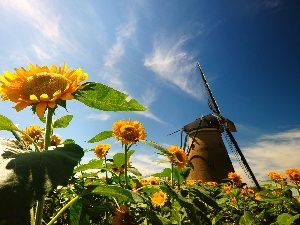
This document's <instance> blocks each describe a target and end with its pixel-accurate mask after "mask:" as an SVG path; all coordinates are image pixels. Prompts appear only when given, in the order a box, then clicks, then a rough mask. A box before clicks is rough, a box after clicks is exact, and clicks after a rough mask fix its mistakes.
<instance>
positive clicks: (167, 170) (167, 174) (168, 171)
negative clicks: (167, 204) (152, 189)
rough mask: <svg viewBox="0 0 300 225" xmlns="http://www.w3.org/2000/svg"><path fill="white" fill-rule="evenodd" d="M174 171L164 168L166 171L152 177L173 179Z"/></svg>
mask: <svg viewBox="0 0 300 225" xmlns="http://www.w3.org/2000/svg"><path fill="white" fill-rule="evenodd" d="M171 173H172V170H171V169H170V168H164V170H163V171H162V172H160V173H154V174H152V175H151V176H154V177H168V178H170V179H171Z"/></svg>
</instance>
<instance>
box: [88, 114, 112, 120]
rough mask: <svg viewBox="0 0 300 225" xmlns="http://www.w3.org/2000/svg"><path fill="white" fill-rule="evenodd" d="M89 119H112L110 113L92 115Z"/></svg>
mask: <svg viewBox="0 0 300 225" xmlns="http://www.w3.org/2000/svg"><path fill="white" fill-rule="evenodd" d="M87 118H88V119H93V120H108V119H109V118H110V115H109V114H108V113H105V112H104V113H92V114H90V115H88V116H87Z"/></svg>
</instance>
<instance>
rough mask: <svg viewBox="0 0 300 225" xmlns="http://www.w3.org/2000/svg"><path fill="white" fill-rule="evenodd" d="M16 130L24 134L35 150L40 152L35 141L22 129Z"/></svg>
mask: <svg viewBox="0 0 300 225" xmlns="http://www.w3.org/2000/svg"><path fill="white" fill-rule="evenodd" d="M18 132H20V133H21V134H23V135H25V136H26V138H28V139H29V140H30V142H31V143H32V144H33V145H34V148H35V151H36V152H40V151H41V150H40V148H39V146H38V145H37V144H36V142H35V141H34V140H33V139H32V138H31V137H30V136H29V135H28V134H27V133H26V132H25V131H23V130H18Z"/></svg>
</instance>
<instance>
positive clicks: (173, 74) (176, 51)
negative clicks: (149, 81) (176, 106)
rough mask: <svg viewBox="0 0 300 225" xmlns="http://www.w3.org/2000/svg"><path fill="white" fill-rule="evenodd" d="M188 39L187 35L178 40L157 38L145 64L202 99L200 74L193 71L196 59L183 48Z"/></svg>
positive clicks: (162, 76) (165, 78)
mask: <svg viewBox="0 0 300 225" xmlns="http://www.w3.org/2000/svg"><path fill="white" fill-rule="evenodd" d="M187 41H188V38H186V37H181V38H179V39H178V40H176V41H172V39H170V38H166V39H165V40H157V41H156V42H155V44H154V49H153V51H152V53H151V54H149V55H147V56H146V58H145V60H144V66H146V67H148V68H149V69H151V70H152V71H153V72H154V73H156V74H157V75H158V76H159V77H160V78H162V79H164V80H166V81H168V82H170V83H172V84H174V85H176V86H178V87H179V88H180V89H181V90H183V91H184V92H186V93H188V94H190V95H192V96H193V97H195V98H197V99H201V96H202V91H201V90H202V89H203V87H202V83H201V80H200V79H199V76H196V75H195V74H194V73H193V72H194V71H195V68H196V61H195V59H194V56H193V54H192V53H190V52H188V51H186V50H184V49H183V45H184V44H185V43H186V42H187Z"/></svg>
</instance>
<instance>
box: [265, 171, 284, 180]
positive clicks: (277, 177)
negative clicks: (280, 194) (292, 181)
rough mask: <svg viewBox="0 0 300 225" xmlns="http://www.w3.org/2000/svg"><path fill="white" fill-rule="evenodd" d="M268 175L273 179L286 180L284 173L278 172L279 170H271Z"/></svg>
mask: <svg viewBox="0 0 300 225" xmlns="http://www.w3.org/2000/svg"><path fill="white" fill-rule="evenodd" d="M268 176H269V177H270V178H271V180H274V181H283V180H284V178H283V175H282V174H280V173H277V172H270V173H269V174H268Z"/></svg>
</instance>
